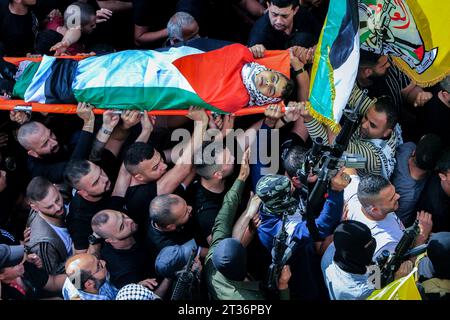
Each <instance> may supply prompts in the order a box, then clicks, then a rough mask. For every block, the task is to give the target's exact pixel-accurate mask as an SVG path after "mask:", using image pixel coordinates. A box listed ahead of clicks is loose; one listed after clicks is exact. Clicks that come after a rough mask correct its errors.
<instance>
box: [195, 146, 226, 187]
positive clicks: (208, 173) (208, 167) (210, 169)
mask: <svg viewBox="0 0 450 320" xmlns="http://www.w3.org/2000/svg"><path fill="white" fill-rule="evenodd" d="M206 148H208V149H211V152H210V154H209V155H211V157H212V158H213V159H216V155H217V154H216V150H217V149H220V150H221V151H223V150H225V148H224V145H223V143H222V142H215V141H204V142H203V144H202V162H201V163H197V162H195V164H194V166H195V170H196V172H197V174H198V175H199V176H200V177H202V178H205V179H211V178H212V176H213V174H214V172H216V171H218V170H220V168H221V164H218V163H216V161H214V162H213V163H209V162H205V157H204V156H205V150H206ZM209 155H208V156H209Z"/></svg>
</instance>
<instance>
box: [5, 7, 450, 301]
mask: <svg viewBox="0 0 450 320" xmlns="http://www.w3.org/2000/svg"><path fill="white" fill-rule="evenodd" d="M155 2H157V1H149V0H122V1H115V0H114V1H113V0H102V1H100V0H97V1H95V0H92V1H91V0H86V1H82V0H79V1H77V2H74V1H71V0H64V1H56V0H0V55H1V57H11V56H18V57H25V56H27V55H44V54H45V55H56V56H59V55H64V54H68V55H77V54H87V55H91V54H95V55H97V56H98V55H104V54H109V53H113V52H118V51H122V50H127V49H152V50H159V51H164V50H167V49H168V48H171V47H180V46H183V45H187V46H190V47H193V48H199V49H200V50H202V51H206V52H208V51H211V50H214V49H218V48H223V47H224V46H227V45H229V44H233V43H240V44H242V45H245V46H246V47H247V48H248V50H249V53H250V54H251V55H252V56H253V58H255V59H256V58H260V57H263V56H264V55H265V52H266V50H288V52H289V55H290V69H291V70H290V74H291V79H287V78H285V77H284V76H282V74H281V73H276V72H273V71H272V70H270V69H267V68H264V67H262V66H259V65H257V64H251V63H249V64H248V65H245V66H244V67H243V70H242V74H241V75H242V78H243V79H242V81H243V84H244V86H245V89H246V90H247V91H248V95H249V97H250V104H253V103H256V104H267V103H276V102H278V101H279V100H281V99H284V101H285V103H286V106H287V107H286V108H284V109H282V108H281V107H280V105H278V104H270V105H268V106H266V108H265V112H264V114H263V115H262V114H261V115H252V116H245V117H235V116H234V115H233V114H226V115H220V114H216V113H210V112H206V111H205V109H203V108H200V107H196V106H190V107H189V111H188V115H187V116H186V117H184V116H156V117H155V116H149V115H148V114H147V113H145V112H144V113H142V112H140V111H138V110H124V111H122V112H120V113H118V112H115V111H114V110H112V109H108V110H106V111H105V112H104V113H103V114H102V115H94V113H93V111H92V109H93V106H91V105H90V104H88V103H85V102H80V103H78V106H77V115H59V114H51V113H50V114H43V113H38V112H29V111H17V110H15V111H10V112H8V111H1V113H0V294H1V299H4V300H24V299H44V298H45V299H47V298H50V299H65V300H155V299H162V300H171V299H185V300H230V299H245V300H262V299H283V300H284V299H293V300H319V301H326V300H330V299H331V300H363V299H367V298H368V297H369V296H370V295H371V294H372V293H373V292H374V290H375V288H374V285H373V283H371V282H370V281H369V278H370V276H371V274H370V273H369V271H368V270H369V269H370V268H368V267H369V266H371V265H374V264H375V262H376V260H377V258H378V257H379V256H380V255H382V253H383V251H385V250H387V251H388V252H389V253H393V252H394V251H395V248H396V246H397V244H398V243H399V241H400V239H401V238H402V236H403V234H404V230H405V228H408V227H410V226H412V225H413V224H414V223H415V222H417V223H418V226H419V233H418V235H417V237H416V238H415V241H414V244H413V247H417V246H419V245H422V244H427V251H426V254H425V255H420V256H418V257H411V258H410V259H409V260H406V261H404V262H403V263H402V264H401V265H400V267H399V268H398V270H396V272H395V275H394V279H398V278H401V277H403V276H406V275H408V274H410V273H411V271H412V270H413V268H414V267H417V282H416V285H417V287H418V289H419V292H420V294H421V296H422V298H423V299H449V297H450V144H449V141H450V139H449V138H450V125H449V124H450V76H447V77H446V78H444V79H443V80H442V81H440V82H439V83H437V84H436V85H434V86H432V87H427V88H421V87H419V86H417V85H416V84H415V83H414V82H413V81H411V79H409V78H408V76H407V75H406V74H404V73H403V72H402V71H401V70H400V69H398V68H397V67H396V66H395V65H394V64H393V62H392V60H391V58H390V57H389V56H382V55H376V54H374V53H371V52H366V51H364V50H361V51H360V62H359V67H358V73H357V78H356V81H355V84H354V87H353V90H352V93H351V95H350V99H349V101H348V107H349V108H350V109H352V108H353V109H355V108H357V112H358V116H359V121H358V126H357V128H356V130H355V131H354V133H353V134H352V136H351V138H350V141H349V143H348V146H347V149H346V151H348V152H349V153H352V154H358V155H360V156H362V157H364V158H365V159H366V163H365V165H364V167H363V168H357V169H354V168H345V167H341V168H340V169H339V170H338V171H337V173H336V174H335V176H334V177H332V178H331V179H330V182H329V184H328V186H327V190H326V196H325V197H323V198H322V203H321V204H320V205H321V208H319V210H317V212H314V216H315V218H314V221H313V226H311V223H310V221H307V219H306V208H307V206H308V204H307V199H308V193H310V192H311V190H312V188H313V187H314V184H315V183H316V181H317V175H315V172H307V173H306V175H300V174H299V169H301V168H305V163H306V162H307V160H308V152H309V150H310V149H311V148H312V146H313V141H317V139H318V138H321V139H322V141H323V142H324V145H332V143H333V140H334V138H335V136H336V135H335V134H334V133H333V132H332V131H331V130H330V129H329V128H327V127H326V126H324V125H323V124H321V123H320V122H319V121H317V120H316V119H314V118H313V117H312V116H311V115H310V112H309V110H308V107H307V106H306V104H305V102H306V100H307V98H308V91H309V85H310V73H311V65H312V60H313V55H314V51H315V48H316V44H317V42H318V39H319V35H320V31H321V27H322V25H323V22H324V20H325V17H326V14H327V8H328V1H327V0H267V1H258V0H233V1H214V0H213V1H210V0H178V1H177V0H168V1H164V3H158V4H157V5H156V3H155ZM74 17H77V19H74ZM75 20H76V21H75ZM74 21H75V22H74ZM22 72H23V70H22V69H21V67H20V66H19V67H18V66H15V65H13V64H10V63H8V62H6V61H5V60H4V59H3V58H0V90H1V95H2V97H1V99H10V98H11V95H13V91H14V90H16V89H15V88H14V86H15V82H16V80H17V79H18V75H19V74H21V73H22ZM258 101H260V102H261V103H258ZM176 129H184V130H186V131H189V133H190V135H189V139H188V140H187V141H182V142H181V143H180V144H178V141H174V139H172V133H173V132H174V131H175V130H176ZM212 129H214V130H213V131H212ZM234 129H240V130H234ZM212 132H213V133H212ZM255 133H256V134H255ZM263 133H264V134H263ZM271 133H276V134H275V135H271ZM211 135H213V138H212V139H211ZM275 138H276V139H277V141H274V139H275ZM225 141H226V142H227V143H225ZM230 141H231V142H232V143H231V144H230V143H229V142H230ZM180 150H182V152H179V151H180ZM262 150H269V153H268V154H270V161H271V162H270V163H267V161H264V159H263V158H262V157H261V152H262ZM199 154H200V155H202V156H203V157H202V156H200V158H199V157H198V155H199ZM206 158H208V159H210V158H212V159H213V161H207V160H206ZM199 159H200V160H199ZM194 160H195V161H194ZM274 163H276V164H279V165H278V166H276V168H275V170H272V171H271V172H269V173H268V170H265V169H268V168H269V167H271V164H274ZM271 168H273V166H272V167H271ZM283 230H284V231H285V234H286V239H284V241H285V243H286V245H287V246H288V247H289V248H292V253H291V255H290V257H289V259H288V260H287V261H286V264H285V265H284V266H283V267H282V268H281V269H280V270H278V273H277V274H276V279H275V288H273V287H272V288H270V286H268V281H267V279H268V272H269V269H270V268H271V264H272V262H273V256H275V255H276V252H275V251H276V250H275V249H274V246H275V247H276V243H277V240H279V235H280V234H281V233H282V231H283ZM291 244H295V246H290V245H291ZM190 258H191V259H190ZM189 260H192V263H190V264H188V262H189ZM183 272H185V273H186V272H188V273H189V274H190V277H191V278H189V279H190V281H191V282H190V284H189V285H188V290H186V292H184V293H183V294H182V295H180V288H182V283H181V282H180V279H182V280H183V279H187V278H186V277H185V275H183Z"/></svg>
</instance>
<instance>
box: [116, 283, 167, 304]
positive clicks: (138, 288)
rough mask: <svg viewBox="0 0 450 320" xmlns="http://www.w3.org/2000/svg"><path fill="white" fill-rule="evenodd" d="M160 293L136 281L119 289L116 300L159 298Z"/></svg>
mask: <svg viewBox="0 0 450 320" xmlns="http://www.w3.org/2000/svg"><path fill="white" fill-rule="evenodd" d="M159 299H161V298H160V297H159V296H158V295H156V294H154V293H153V291H151V290H150V289H148V288H146V287H144V286H142V285H140V284H135V283H130V284H127V285H126V286H124V287H123V288H122V289H120V290H119V292H118V293H117V296H116V300H159Z"/></svg>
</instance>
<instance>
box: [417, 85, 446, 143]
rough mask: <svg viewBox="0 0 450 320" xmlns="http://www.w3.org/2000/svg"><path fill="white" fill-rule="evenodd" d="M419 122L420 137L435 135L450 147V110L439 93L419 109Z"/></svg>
mask: <svg viewBox="0 0 450 320" xmlns="http://www.w3.org/2000/svg"><path fill="white" fill-rule="evenodd" d="M417 120H418V121H417V125H418V129H419V136H422V135H424V134H427V133H434V134H437V135H438V136H440V137H441V139H442V141H443V142H444V143H446V144H447V145H450V141H449V137H450V125H449V124H450V108H449V107H447V106H446V105H445V104H444V103H443V102H442V101H441V100H440V99H439V97H438V96H437V93H435V94H434V95H433V98H431V100H430V101H428V102H427V103H426V104H425V105H424V106H423V107H419V108H418V115H417Z"/></svg>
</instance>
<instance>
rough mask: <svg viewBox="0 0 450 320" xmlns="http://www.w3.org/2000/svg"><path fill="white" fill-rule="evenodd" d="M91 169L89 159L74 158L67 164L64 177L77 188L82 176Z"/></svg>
mask: <svg viewBox="0 0 450 320" xmlns="http://www.w3.org/2000/svg"><path fill="white" fill-rule="evenodd" d="M90 171H91V163H90V162H89V161H88V160H72V161H70V162H69V163H68V164H67V165H66V169H65V171H64V178H65V180H66V181H67V183H68V184H69V185H71V186H72V187H73V188H77V185H78V183H79V182H80V180H81V178H83V177H84V176H85V175H87V174H88V173H89V172H90Z"/></svg>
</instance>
